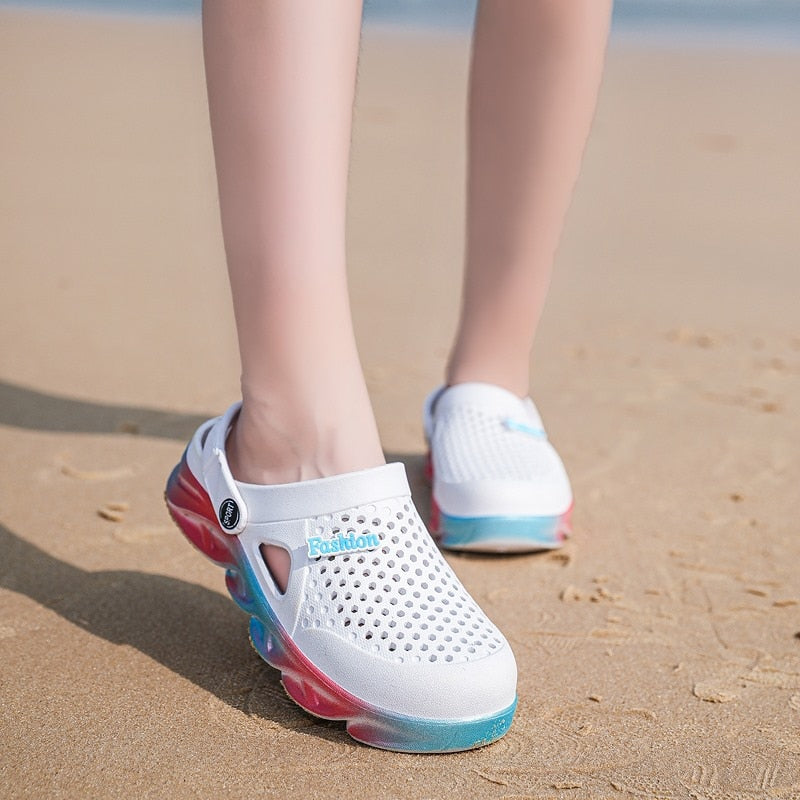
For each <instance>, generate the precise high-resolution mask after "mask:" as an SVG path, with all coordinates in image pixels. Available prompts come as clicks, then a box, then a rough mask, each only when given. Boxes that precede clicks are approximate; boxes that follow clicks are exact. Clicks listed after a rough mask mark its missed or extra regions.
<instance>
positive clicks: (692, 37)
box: [0, 0, 800, 47]
mask: <svg viewBox="0 0 800 800" xmlns="http://www.w3.org/2000/svg"><path fill="white" fill-rule="evenodd" d="M337 1H338V0H337ZM564 2H569V0H564ZM3 5H6V6H9V5H10V6H18V7H19V6H29V7H40V8H56V9H65V10H69V9H81V10H91V11H102V12H123V13H124V12H127V13H130V12H134V13H148V14H169V15H174V14H181V15H182V14H198V13H199V11H200V0H10V1H9V0H0V6H3ZM475 5H476V0H365V11H364V20H365V22H366V23H367V24H375V25H380V26H389V27H404V28H427V29H433V30H454V31H461V30H468V29H469V27H470V25H471V24H472V19H473V16H474V13H475ZM613 29H614V33H615V34H616V35H617V36H618V37H634V38H636V37H644V38H649V39H653V40H665V41H670V40H672V41H680V40H684V41H704V42H707V43H711V44H713V43H721V44H724V43H725V42H726V41H728V42H734V43H745V44H747V43H750V44H756V45H757V44H767V45H769V44H777V45H789V46H794V47H800V0H616V4H615V7H614V26H613Z"/></svg>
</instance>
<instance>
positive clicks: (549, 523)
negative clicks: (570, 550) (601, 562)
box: [425, 454, 572, 553]
mask: <svg viewBox="0 0 800 800" xmlns="http://www.w3.org/2000/svg"><path fill="white" fill-rule="evenodd" d="M425 477H426V478H427V480H428V482H429V483H430V484H431V486H433V462H432V459H431V456H430V454H428V458H427V461H426V465H425ZM571 520H572V506H571V505H570V507H569V508H568V509H567V510H566V511H565V512H564V513H563V514H559V515H556V516H539V517H514V516H486V517H458V516H455V515H452V514H445V513H444V512H443V511H442V510H441V509H440V508H439V505H438V504H437V502H436V500H435V498H433V497H431V516H430V520H429V521H428V527H429V529H430V532H431V535H432V536H433V537H434V538H435V539H436V541H437V543H438V544H439V546H440V547H443V548H445V549H446V550H464V551H468V552H474V553H529V552H533V551H536V550H554V549H555V548H558V547H561V546H562V545H563V544H564V541H565V539H566V538H567V537H568V536H569V535H570V533H571V532H572V524H571Z"/></svg>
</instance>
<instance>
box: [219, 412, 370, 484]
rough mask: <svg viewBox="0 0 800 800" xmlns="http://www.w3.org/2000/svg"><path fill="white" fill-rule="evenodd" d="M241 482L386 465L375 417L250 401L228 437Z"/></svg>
mask: <svg viewBox="0 0 800 800" xmlns="http://www.w3.org/2000/svg"><path fill="white" fill-rule="evenodd" d="M226 451H227V457H228V463H229V465H230V468H231V472H232V474H233V476H234V478H236V480H239V481H242V482H244V483H253V484H266V485H270V484H278V483H295V482H297V481H303V480H310V479H313V478H322V477H328V476H330V475H338V474H342V473H345V472H355V471H357V470H361V469H367V468H369V467H375V466H380V465H381V464H383V463H385V459H384V457H383V451H382V450H381V447H380V441H379V439H378V435H377V429H376V426H375V422H374V419H373V417H372V412H371V409H370V408H369V407H367V410H366V412H362V413H358V412H356V411H354V410H353V409H352V407H351V408H350V409H342V411H341V413H336V411H335V410H334V409H333V408H332V407H331V406H330V405H327V406H326V407H324V408H323V409H316V408H312V409H308V408H303V407H301V406H298V405H293V404H284V403H282V402H275V401H271V402H265V401H263V400H253V399H250V400H247V399H245V402H244V403H243V405H242V410H241V412H240V413H239V415H238V416H237V418H236V420H235V421H234V424H233V426H232V428H231V431H230V433H229V435H228V440H227V445H226Z"/></svg>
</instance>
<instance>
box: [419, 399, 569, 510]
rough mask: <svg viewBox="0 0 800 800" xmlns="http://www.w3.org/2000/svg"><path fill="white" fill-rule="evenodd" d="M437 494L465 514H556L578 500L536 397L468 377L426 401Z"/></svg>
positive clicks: (444, 504)
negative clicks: (575, 497)
mask: <svg viewBox="0 0 800 800" xmlns="http://www.w3.org/2000/svg"><path fill="white" fill-rule="evenodd" d="M425 432H426V436H427V439H428V442H429V445H430V449H431V455H432V461H433V474H434V486H433V493H434V498H435V500H436V502H437V504H438V505H439V507H440V509H441V510H442V511H443V512H444V513H448V514H452V515H454V516H460V517H480V516H495V515H497V516H513V515H520V516H550V515H559V514H562V513H564V512H565V511H566V510H567V509H568V508H569V506H570V504H571V502H572V491H571V488H570V484H569V479H568V477H567V473H566V470H565V469H564V465H563V463H562V461H561V459H560V458H559V456H558V453H557V452H556V451H555V449H554V448H553V446H552V445H551V444H550V442H549V441H548V440H547V435H546V433H545V430H544V426H543V424H542V420H541V417H540V415H539V412H538V411H537V409H536V406H535V405H534V403H533V401H532V400H531V399H530V398H529V397H526V398H524V399H522V398H519V397H517V396H516V395H514V394H512V393H511V392H508V391H506V390H505V389H502V388H500V387H498V386H492V385H490V384H484V383H463V384H457V385H455V386H452V387H449V388H447V389H439V390H437V391H436V392H433V393H432V394H431V395H429V397H428V399H427V401H426V404H425Z"/></svg>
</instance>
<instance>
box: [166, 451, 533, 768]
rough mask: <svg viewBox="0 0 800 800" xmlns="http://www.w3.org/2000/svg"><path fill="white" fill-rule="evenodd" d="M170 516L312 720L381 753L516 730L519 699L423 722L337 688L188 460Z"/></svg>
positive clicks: (471, 742)
mask: <svg viewBox="0 0 800 800" xmlns="http://www.w3.org/2000/svg"><path fill="white" fill-rule="evenodd" d="M165 500H166V503H167V508H168V509H169V512H170V514H171V516H172V518H173V520H174V521H175V523H176V524H177V525H178V527H179V528H180V529H181V531H182V532H183V534H184V535H185V536H186V538H187V539H189V541H190V542H191V543H192V544H193V545H194V546H195V547H197V548H198V549H199V550H200V551H201V552H202V553H203V554H204V555H206V556H207V557H208V558H210V559H211V560H212V561H213V562H214V563H216V564H218V565H219V566H222V567H224V568H225V569H226V573H225V584H226V586H227V588H228V592H229V593H230V595H231V597H232V598H233V600H234V601H235V602H236V604H237V605H238V606H239V607H240V608H241V609H242V610H243V611H245V612H246V613H247V614H249V615H250V617H251V619H250V641H251V643H252V645H253V647H254V648H255V650H256V652H257V653H258V654H259V655H260V656H261V657H262V658H263V659H264V661H266V662H267V663H268V664H269V665H270V666H272V667H274V668H275V669H277V670H279V671H280V673H281V683H282V684H283V687H284V689H285V690H286V693H287V694H288V695H289V697H291V698H292V700H294V701H295V702H296V703H297V704H298V705H299V706H300V707H301V708H303V709H305V710H306V711H308V712H309V713H310V714H313V715H314V716H317V717H321V718H323V719H330V720H343V721H345V723H346V729H347V733H348V734H349V735H350V736H352V737H353V739H356V740H357V741H359V742H363V743H364V744H368V745H371V746H372V747H378V748H382V749H384V750H397V751H401V752H409V753H447V752H455V751H460V750H470V749H472V748H476V747H483V746H484V745H488V744H491V743H492V742H494V741H495V740H497V739H499V738H500V737H502V736H503V735H504V734H505V733H506V731H507V730H508V729H509V727H510V726H511V722H512V720H513V718H514V711H515V709H516V705H517V702H516V699H515V700H514V702H513V703H512V704H511V705H510V706H509V707H508V708H506V709H504V710H503V711H502V712H500V713H498V714H494V715H492V716H489V717H482V718H479V719H461V720H454V721H450V720H447V721H443V720H435V719H418V718H415V717H409V716H404V715H401V714H396V713H392V712H387V711H384V710H382V709H379V708H376V707H375V706H373V705H371V704H369V703H366V702H364V701H363V700H360V699H359V698H358V697H355V696H354V695H352V694H350V693H349V692H347V691H346V690H344V689H343V688H342V687H341V686H338V685H337V684H335V683H333V681H331V680H330V679H329V678H328V677H327V676H326V675H324V674H323V673H322V672H320V670H319V669H317V667H315V666H314V664H313V663H312V662H311V661H310V660H309V659H308V658H306V656H304V655H303V653H302V652H301V651H300V650H299V648H298V647H297V646H296V645H295V644H294V642H293V641H292V639H291V637H290V636H289V634H288V633H287V632H286V630H285V629H284V628H283V627H282V625H281V624H280V622H279V621H278V619H277V618H276V617H275V614H274V612H273V611H272V609H271V608H270V605H269V603H268V602H267V600H266V598H265V597H264V594H263V592H262V591H261V590H260V588H259V585H258V581H257V579H256V577H255V575H254V573H253V571H252V568H251V567H250V565H249V563H248V562H247V560H246V558H245V557H244V553H243V551H242V548H241V545H240V544H239V541H238V539H237V538H236V537H235V536H232V535H230V534H227V533H224V532H223V531H222V530H221V528H220V527H219V526H218V525H217V523H216V514H215V513H214V509H213V507H212V505H211V501H210V500H209V498H208V495H207V494H206V492H205V490H204V489H203V487H202V486H201V485H200V484H199V483H198V481H197V479H196V478H195V477H194V475H193V474H192V473H191V470H190V469H189V467H188V466H187V464H186V461H185V458H184V459H182V460H181V462H180V463H179V464H178V465H177V466H176V467H175V469H174V470H173V471H172V474H171V475H170V477H169V480H168V482H167V489H166V492H165Z"/></svg>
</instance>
